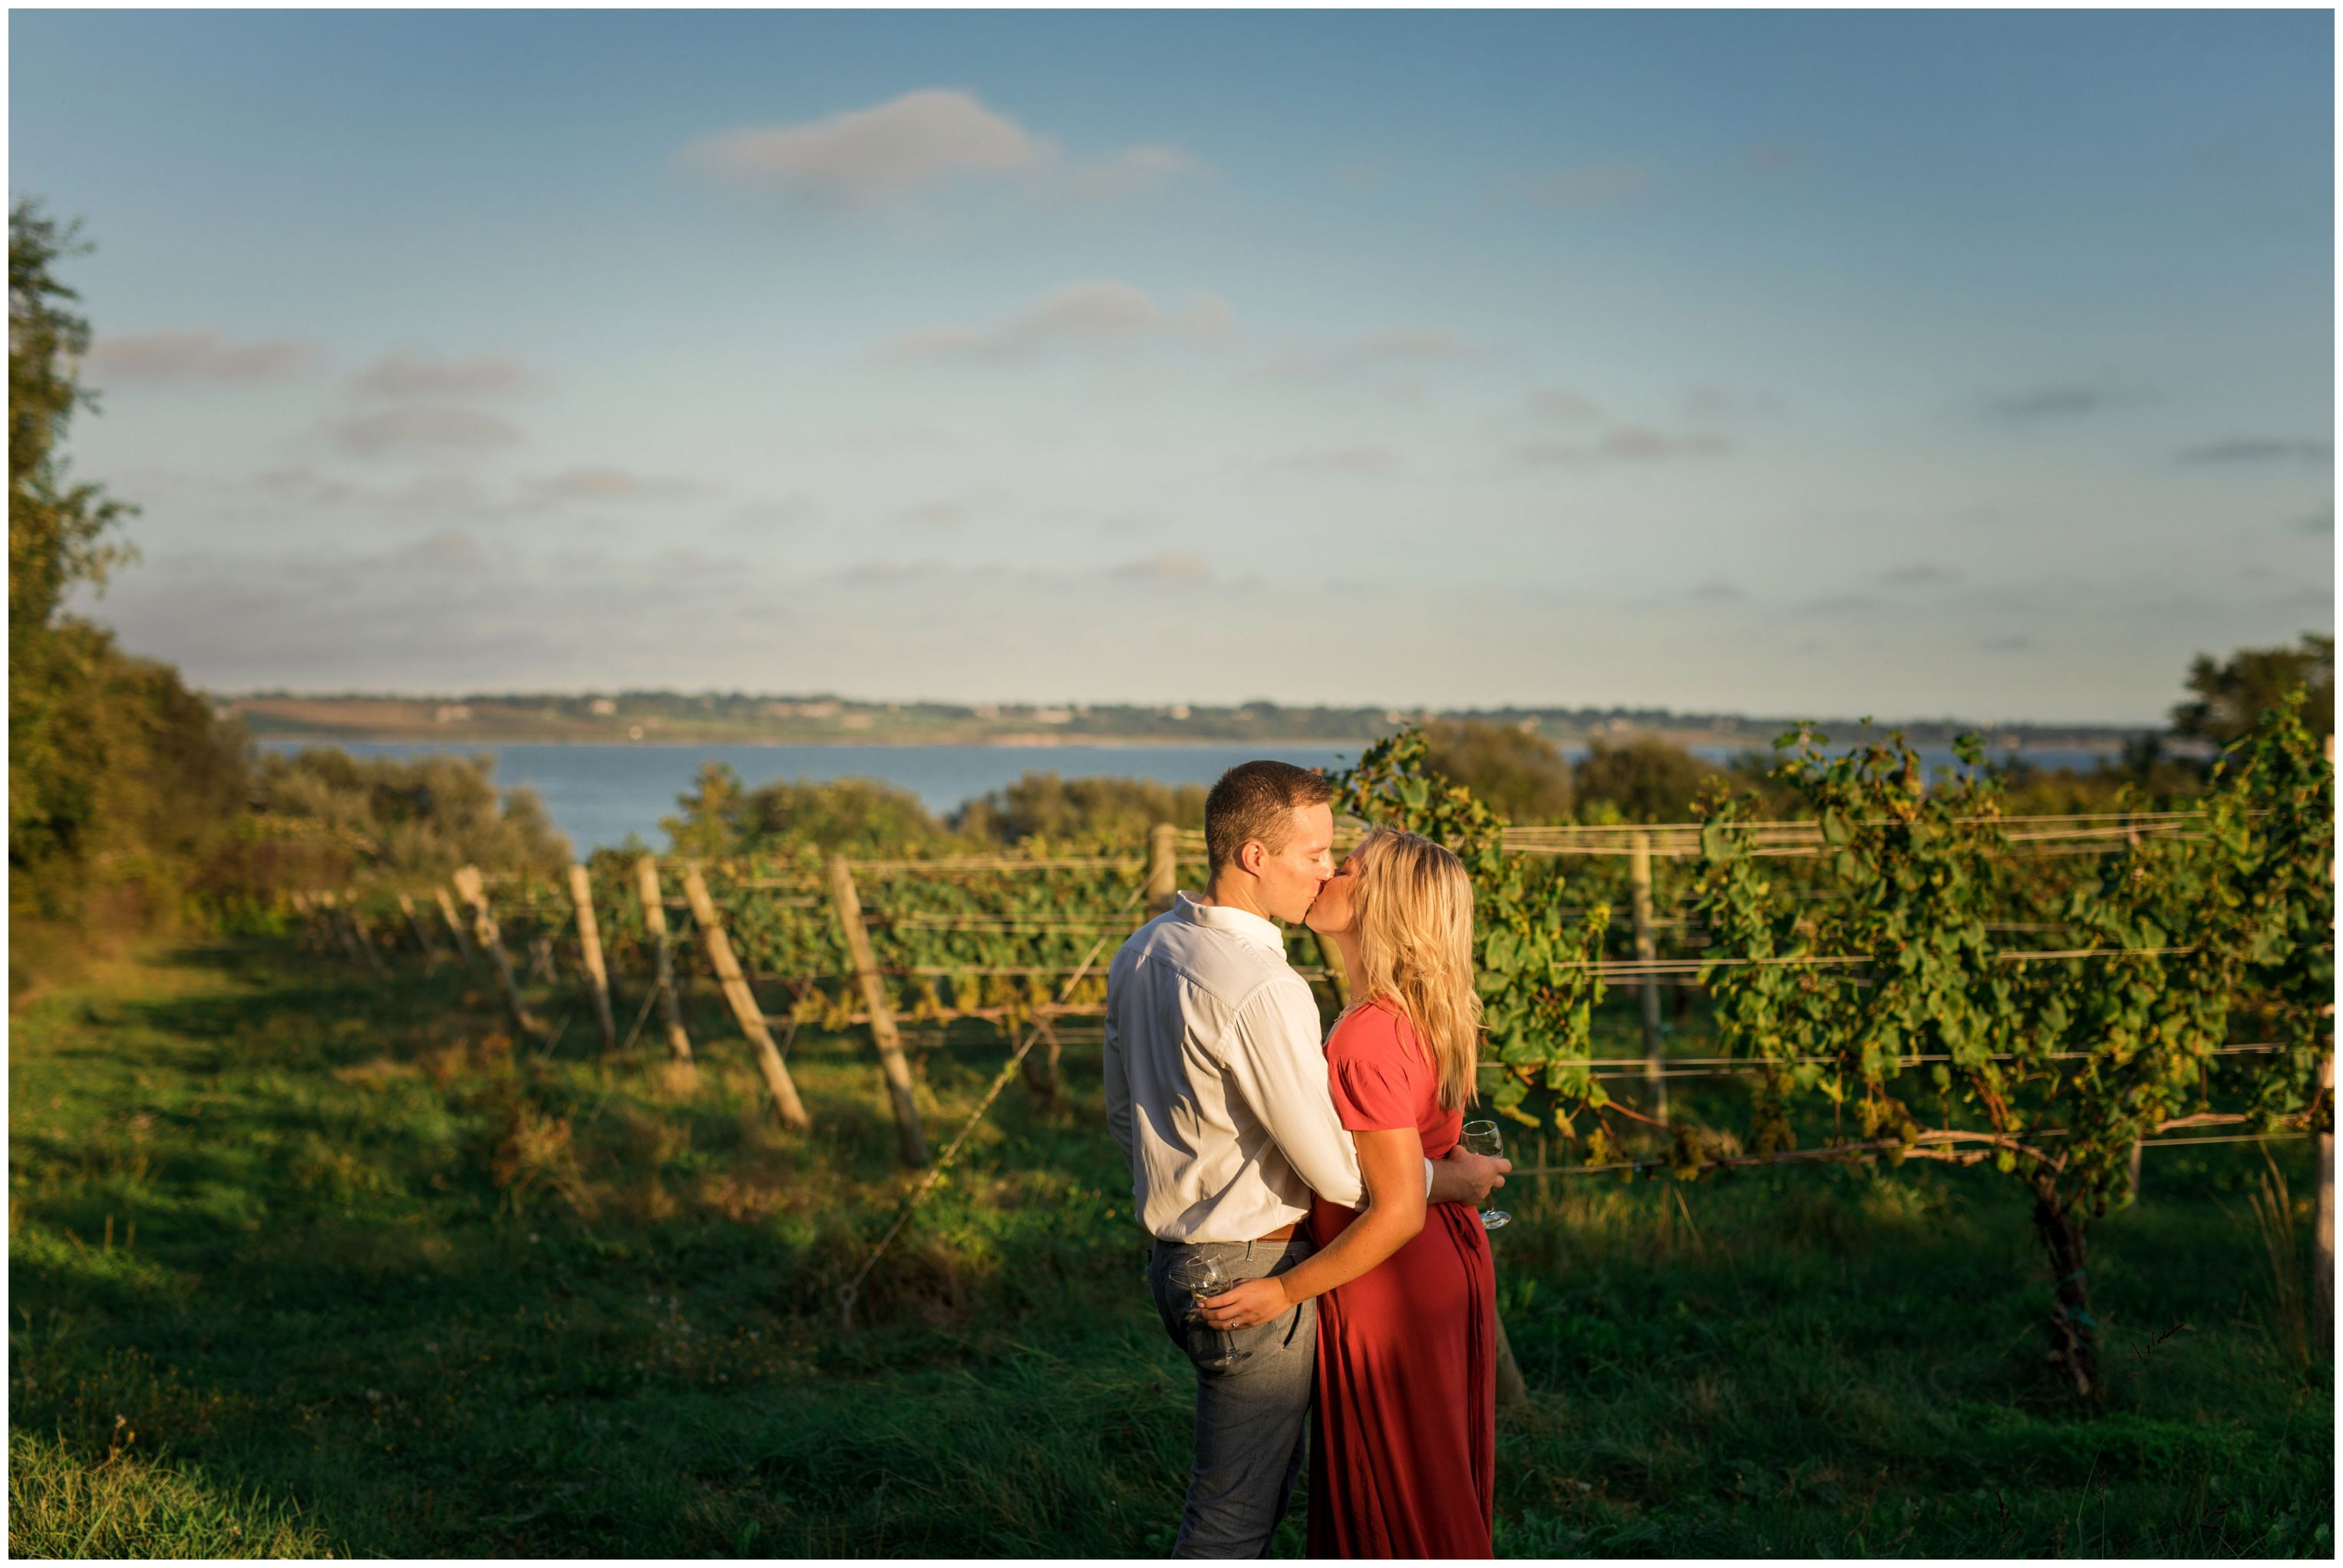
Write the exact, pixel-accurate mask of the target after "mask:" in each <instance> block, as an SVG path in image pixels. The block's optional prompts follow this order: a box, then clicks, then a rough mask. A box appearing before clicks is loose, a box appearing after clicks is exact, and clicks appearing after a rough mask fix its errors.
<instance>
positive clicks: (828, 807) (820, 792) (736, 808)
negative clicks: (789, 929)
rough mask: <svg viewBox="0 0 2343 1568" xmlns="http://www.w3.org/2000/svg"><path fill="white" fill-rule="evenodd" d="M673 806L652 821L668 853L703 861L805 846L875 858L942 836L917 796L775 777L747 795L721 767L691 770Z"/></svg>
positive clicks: (857, 784)
mask: <svg viewBox="0 0 2343 1568" xmlns="http://www.w3.org/2000/svg"><path fill="white" fill-rule="evenodd" d="M676 805H677V806H678V807H679V808H680V810H679V812H678V814H677V815H675V816H673V817H662V818H660V819H659V826H660V827H661V828H663V829H666V830H667V836H668V839H669V842H670V843H671V844H672V845H673V846H674V853H676V854H679V855H688V856H693V857H697V858H703V859H719V858H722V857H725V856H729V855H756V854H767V853H770V852H773V851H776V850H781V849H795V848H799V847H803V846H811V847H813V848H815V849H820V850H823V851H824V852H827V853H837V854H848V855H882V854H889V853H892V852H896V851H899V850H900V849H907V848H908V849H920V848H925V847H928V846H930V845H932V844H935V843H937V842H939V841H940V840H942V839H944V838H945V836H946V835H945V833H944V830H943V829H941V828H940V827H939V826H938V825H937V823H936V819H934V818H933V817H930V816H929V815H928V811H927V808H926V807H924V806H922V805H921V804H920V798H919V797H918V796H917V795H914V794H912V793H911V792H910V790H908V789H897V788H896V787H895V786H893V785H891V784H888V783H884V782H882V781H880V780H879V779H835V780H833V781H831V782H830V783H828V784H816V783H812V782H810V781H809V780H807V779H799V780H797V781H796V782H795V783H791V782H789V780H787V779H775V780H774V781H773V782H771V783H769V784H763V785H759V787H758V788H756V789H749V788H747V787H746V786H745V785H743V784H742V783H741V781H740V775H739V774H738V773H736V772H734V771H733V770H732V769H731V768H730V766H729V765H728V764H726V763H722V762H709V763H707V764H705V765H703V766H702V767H701V768H700V769H699V781H698V782H697V784H695V785H694V787H693V789H692V791H691V793H689V794H688V795H679V796H678V797H677V798H676Z"/></svg>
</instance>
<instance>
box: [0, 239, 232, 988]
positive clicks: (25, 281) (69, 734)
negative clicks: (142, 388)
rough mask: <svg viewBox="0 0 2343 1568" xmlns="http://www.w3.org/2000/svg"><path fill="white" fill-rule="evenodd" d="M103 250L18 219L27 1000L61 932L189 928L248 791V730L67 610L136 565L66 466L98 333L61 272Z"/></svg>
mask: <svg viewBox="0 0 2343 1568" xmlns="http://www.w3.org/2000/svg"><path fill="white" fill-rule="evenodd" d="M88 248H89V247H88V246H86V245H85V244H83V243H82V242H81V240H80V237H79V235H78V233H77V231H76V229H75V227H74V226H70V225H62V226H61V225H59V224H58V223H57V222H56V221H55V220H54V219H52V218H50V217H48V216H46V215H45V214H44V213H43V212H42V211H41V210H40V209H39V207H38V206H36V205H35V204H34V203H32V202H29V201H19V202H17V203H16V204H15V206H12V207H11V208H10V209H9V214H8V610H9V623H8V708H9V712H8V766H9V789H8V901H9V914H10V924H11V927H12V930H13V931H14V933H15V936H16V939H17V940H16V942H15V945H14V950H13V952H12V961H11V964H10V987H11V990H12V992H13V991H14V990H18V989H21V987H22V986H23V985H24V984H25V983H28V982H29V980H30V979H31V978H32V974H33V972H34V970H35V968H37V967H45V965H46V963H47V962H49V961H50V960H52V959H54V958H55V956H56V954H57V953H58V951H59V950H60V946H59V944H58V943H57V942H56V941H55V935H56V933H57V932H58V931H62V930H65V929H69V928H81V927H83V926H85V924H86V922H87V920H89V918H90V917H92V916H93V915H99V916H104V917H106V918H107V920H108V921H109V923H112V924H116V925H120V926H146V925H148V924H151V923H154V922H156V921H157V920H163V919H166V918H170V917H173V916H176V913H177V911H178V909H179V906H180V905H181V903H182V902H183V900H184V895H185V893H186V890H187V888H188V886H189V881H190V877H191V875H192V873H193V870H194V869H195V867H196V864H197V863H198V862H199V861H200V860H201V859H203V857H204V856H205V855H206V854H207V853H209V852H210V850H211V849H212V848H214V847H215V846H216V843H217V842H218V841H219V839H220V838H221V836H222V835H223V834H225V833H226V831H228V830H229V828H230V825H231V824H232V822H233V821H234V819H235V818H236V814H237V813H238V811H239V810H240V809H241V806H242V797H243V793H244V788H245V778H246V759H245V741H244V735H243V731H242V730H241V729H239V728H238V727H236V726H234V725H229V724H222V723H220V722H219V721H217V720H216V719H214V718H213V716H212V711H211V708H210V706H209V704H207V703H206V702H205V701H204V700H203V699H202V698H201V697H199V696H198V695H196V693H194V692H192V691H190V690H188V689H187V687H186V682H185V681H183V680H182V679H181V678H179V672H178V671H177V670H176V669H175V668H172V667H170V666H169V665H167V664H162V663H158V662H156V661H155V660H151V659H143V658H131V657H129V656H127V655H126V654H124V653H123V652H122V651H121V649H120V648H117V647H116V644H115V641H114V638H113V635H112V634H111V633H109V632H107V631H106V630H105V629H104V628H100V627H96V626H94V625H92V624H91V623H90V622H89V621H87V620H86V619H85V618H81V617H78V616H72V615H67V614H65V611H64V604H65V598H66V595H67V594H68V592H69V591H70V590H71V589H72V588H75V586H76V585H88V586H91V587H101V586H103V585H104V583H105V581H106V578H107V575H108V574H109V573H110V572H111V571H112V569H113V568H115V567H116V566H118V565H120V564H122V563H123V562H124V561H126V560H127V559H128V558H129V557H130V551H129V548H128V547H127V546H126V544H124V543H123V542H122V541H121V540H120V539H119V538H117V537H116V530H117V528H118V527H119V525H120V523H121V520H122V519H123V518H126V517H129V516H131V515H133V511H134V509H133V508H130V507H129V506H127V505H126V504H125V503H123V502H120V501H117V500H114V499H112V498H109V497H107V496H106V493H105V491H104V489H103V488H102V487H99V486H97V485H95V484H86V483H80V482H76V481H75V480H74V479H72V478H71V477H70V476H69V475H68V472H67V469H66V466H65V457H64V450H63V447H64V441H65V432H66V430H67V428H68V427H69V426H70V424H71V422H72V418H73V415H74V413H75V410H77V409H80V408H84V407H92V406H93V404H92V399H91V398H90V397H89V395H88V394H87V393H86V392H85V391H84V390H83V389H82V387H81V386H80V383H79V381H78V379H77V377H76V373H75V364H76V361H78V360H79V358H80V357H81V356H82V355H83V354H84V353H85V352H86V351H87V349H88V347H89V340H90V329H89V324H88V322H87V321H85V319H83V318H82V317H80V316H79V315H77V314H75V311H74V310H73V308H72V307H73V306H74V304H75V299H76V296H75V293H74V291H73V290H72V289H71V288H69V287H67V286H65V283H64V282H63V281H62V280H60V279H59V278H58V276H56V273H55V266H56V264H57V263H58V262H59V261H61V260H63V259H64V258H65V257H67V256H79V255H84V254H86V252H87V250H88ZM51 924H54V926H55V928H56V930H54V931H52V930H45V927H47V926H49V925H51ZM28 939H29V940H28ZM35 953H38V954H40V955H41V957H40V958H39V959H38V960H34V961H28V960H27V959H26V957H25V955H27V954H35Z"/></svg>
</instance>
